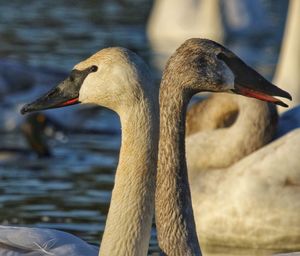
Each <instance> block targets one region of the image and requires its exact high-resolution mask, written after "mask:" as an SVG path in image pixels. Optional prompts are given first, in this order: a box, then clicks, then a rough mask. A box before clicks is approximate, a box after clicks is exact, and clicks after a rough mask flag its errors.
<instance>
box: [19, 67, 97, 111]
mask: <svg viewBox="0 0 300 256" xmlns="http://www.w3.org/2000/svg"><path fill="white" fill-rule="evenodd" d="M96 71H97V66H91V67H88V68H86V69H84V70H77V69H74V70H72V72H71V74H70V75H69V77H67V78H66V79H65V80H64V81H62V82H61V83H60V84H59V85H57V86H56V87H54V88H52V89H51V90H50V91H49V92H47V93H46V94H44V95H43V96H41V97H40V98H38V99H37V100H35V101H33V102H32V103H29V104H26V105H24V106H23V107H22V109H21V111H20V112H21V114H23V115H24V114H26V113H29V112H34V111H39V110H45V109H50V108H60V107H65V106H70V105H74V104H77V103H80V101H79V91H80V88H81V86H82V84H83V81H84V79H85V78H86V77H87V76H88V74H90V73H92V72H96Z"/></svg>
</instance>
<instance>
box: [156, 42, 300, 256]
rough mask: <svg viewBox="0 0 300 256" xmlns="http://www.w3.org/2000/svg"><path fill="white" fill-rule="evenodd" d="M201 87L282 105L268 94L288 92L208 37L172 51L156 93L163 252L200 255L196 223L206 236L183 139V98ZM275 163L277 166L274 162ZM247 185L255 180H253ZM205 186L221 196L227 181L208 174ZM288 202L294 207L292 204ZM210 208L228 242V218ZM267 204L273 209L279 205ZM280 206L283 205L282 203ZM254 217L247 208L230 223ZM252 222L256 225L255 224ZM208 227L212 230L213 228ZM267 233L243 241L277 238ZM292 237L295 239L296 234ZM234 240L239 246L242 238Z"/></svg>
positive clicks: (236, 191)
mask: <svg viewBox="0 0 300 256" xmlns="http://www.w3.org/2000/svg"><path fill="white" fill-rule="evenodd" d="M203 91H211V92H228V91H231V92H235V93H238V94H242V95H245V96H248V97H254V98H258V99H261V100H264V101H269V102H273V103H276V104H279V105H282V106H287V105H286V104H285V103H283V102H281V101H279V100H278V99H276V98H274V97H273V96H282V97H285V98H288V99H291V96H290V95H289V94H288V93H287V92H285V91H283V90H281V89H279V88H278V87H276V86H274V85H273V84H271V83H270V82H268V81H267V80H265V79H264V78H263V77H262V76H261V75H259V74H258V73H257V72H256V71H254V70H253V69H251V68H250V67H249V66H247V65H246V64H245V63H244V62H243V61H242V60H240V59H239V58H238V57H237V56H236V55H235V54H233V53H232V52H231V51H229V50H228V49H226V48H224V47H223V46H221V45H219V44H217V43H215V42H213V41H210V40H206V39H195V38H194V39H189V40H187V41H186V42H184V43H183V44H182V45H181V46H180V47H179V48H178V49H177V50H176V52H175V53H174V54H173V55H172V56H171V58H170V59H169V61H168V63H167V65H166V68H165V70H164V73H163V78H162V82H161V87H160V95H159V100H160V140H159V154H158V172H157V183H156V194H155V204H156V205H155V219H156V227H157V236H158V241H159V246H160V248H161V249H162V251H163V252H164V253H165V254H167V255H200V254H201V251H200V247H199V241H198V238H197V232H196V229H197V231H198V237H199V238H200V241H203V239H204V238H203V237H208V236H207V234H206V233H205V232H204V233H201V232H202V230H201V225H199V223H198V221H201V217H202V211H206V210H207V209H206V208H205V206H204V205H203V204H202V207H204V209H203V208H201V207H199V212H198V208H197V211H196V210H195V212H193V210H192V200H193V205H194V208H195V209H196V207H197V205H195V202H194V200H196V199H194V198H193V197H196V196H197V195H196V194H195V193H194V192H193V189H194V187H192V196H193V197H192V199H191V192H190V188H189V182H188V175H187V165H186V160H185V143H184V140H185V119H186V118H185V116H186V109H187V105H188V102H189V100H190V99H191V97H192V96H193V95H194V94H196V93H198V92H203ZM275 148H276V147H275ZM260 160H261V159H260ZM281 160H282V159H281V158H278V162H279V163H280V162H281ZM261 161H262V160H261ZM276 161H277V159H276ZM291 162H293V163H295V162H296V161H294V160H291ZM278 168H280V167H279V164H278ZM205 173H210V172H205ZM246 173H247V172H246ZM268 173H270V172H266V175H265V178H266V179H264V180H262V181H261V182H262V183H267V184H268V177H269V174H268ZM293 178H294V177H293ZM292 180H294V179H292ZM214 181H215V182H214ZM245 181H246V179H245ZM196 185H198V184H196ZM201 185H202V186H203V187H204V189H205V186H206V185H205V184H204V182H203V183H201V184H199V189H201V188H200V187H201ZM230 185H231V191H233V192H232V194H233V195H237V196H238V195H239V194H241V193H243V192H244V190H243V189H244V187H243V184H240V189H235V187H237V184H235V183H234V184H230ZM252 185H253V186H255V184H252ZM207 186H212V187H213V188H214V189H215V190H216V191H218V193H219V194H220V195H223V196H226V188H227V187H225V189H219V187H218V180H213V177H212V180H208V185H207ZM248 191H249V192H250V193H249V194H247V188H246V192H245V193H246V194H247V195H248V198H249V200H255V198H252V196H255V193H252V194H251V191H250V190H248ZM253 191H255V190H253ZM261 192H264V191H261ZM256 193H259V192H256ZM261 196H262V197H263V196H264V195H263V194H262V195H261ZM273 196H274V197H276V196H278V194H276V193H275V194H274V195H273ZM287 197H288V196H287ZM213 199H214V198H213ZM199 200H201V198H200V199H199ZM221 201H222V200H221ZM221 201H220V202H221ZM292 201H294V200H292ZM298 201H299V200H298ZM206 202H208V201H206ZM222 202H223V201H222ZM279 202H280V199H279ZM226 203H229V204H230V203H231V202H230V201H226ZM208 204H209V205H208V206H211V205H213V204H214V201H209V203H208ZM245 205H246V206H247V202H245ZM288 205H289V206H290V207H293V206H292V205H291V204H288ZM229 207H230V206H229ZM207 208H208V207H207ZM212 208H213V206H212ZM236 208H237V211H239V210H241V211H243V210H244V209H240V208H239V204H236ZM213 210H215V211H216V214H217V215H220V216H223V218H220V221H219V222H218V224H219V227H217V228H216V229H217V230H218V232H219V233H218V235H219V237H220V239H222V238H223V239H224V237H226V240H225V239H224V241H228V242H229V243H228V244H229V245H230V241H231V237H233V236H234V237H235V234H232V232H235V230H230V231H229V232H227V225H230V224H231V223H230V222H229V223H228V222H226V220H227V219H226V215H225V216H224V215H223V209H222V208H214V209H213ZM272 210H274V211H275V210H278V209H272ZM282 211H284V208H283V209H282ZM289 212H290V211H289ZM267 213H268V211H265V215H266V216H267ZM205 214H206V215H207V216H208V215H210V216H213V215H214V212H213V211H210V209H209V208H208V211H206V213H205ZM233 214H235V213H233ZM295 214H296V213H295ZM194 216H195V218H196V223H197V228H196V224H195V222H194V220H195V219H194ZM280 216H281V217H282V216H283V215H281V214H280ZM259 217H261V216H259ZM198 218H199V220H198ZM206 220H208V218H206ZM255 221H258V222H259V220H256V219H254V220H252V218H249V219H248V218H247V214H244V215H243V216H242V218H241V219H239V222H235V223H234V226H235V227H236V229H238V228H239V225H240V224H241V225H242V226H246V227H247V225H248V224H249V223H255ZM282 221H283V222H285V221H286V220H285V219H283V220H282ZM210 223H211V224H212V226H210V227H211V228H214V225H213V224H214V221H213V219H211V221H210ZM277 223H279V222H275V223H274V225H276V224H277ZM279 224H280V223H279ZM253 225H254V226H255V224H253ZM250 226H251V224H250ZM255 227H256V226H255ZM268 227H269V226H268ZM256 228H257V229H259V228H260V227H259V226H257V227H256ZM211 232H212V233H213V232H214V229H213V230H211ZM241 234H242V232H240V233H239V235H241ZM246 234H247V236H243V237H244V238H245V240H246V241H247V239H249V240H248V241H251V239H252V238H251V236H252V233H251V232H247V233H246ZM293 234H294V233H293ZM293 234H292V235H293ZM214 235H215V234H214ZM269 238H270V237H269ZM271 238H272V239H273V240H272V239H267V241H263V242H262V243H259V241H258V243H257V244H251V242H249V243H248V245H249V244H251V246H254V247H259V246H261V245H265V243H264V242H266V243H268V242H269V245H271V246H272V245H274V243H276V242H277V241H276V233H273V237H271ZM293 239H295V240H297V237H294V238H293ZM210 242H211V243H214V242H216V243H219V242H220V241H219V240H217V239H215V237H212V239H211V240H210ZM238 246H241V244H239V245H238Z"/></svg>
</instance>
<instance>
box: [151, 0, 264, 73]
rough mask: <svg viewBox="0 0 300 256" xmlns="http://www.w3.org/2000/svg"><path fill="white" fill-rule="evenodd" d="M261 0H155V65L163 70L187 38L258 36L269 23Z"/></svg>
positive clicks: (152, 27)
mask: <svg viewBox="0 0 300 256" xmlns="http://www.w3.org/2000/svg"><path fill="white" fill-rule="evenodd" d="M264 11H265V8H264V5H263V4H262V1H261V0H245V1H239V0H155V1H154V4H153V7H152V10H151V13H150V17H149V20H148V24H147V35H148V38H149V41H150V45H151V47H152V50H153V52H154V57H153V66H154V67H156V68H157V70H158V71H162V70H163V67H164V66H165V64H166V62H167V59H168V58H169V56H170V55H171V54H172V53H173V52H174V51H175V49H176V48H177V47H178V46H179V45H180V44H181V43H182V42H183V41H184V40H186V39H188V38H191V37H203V38H209V39H212V40H214V41H217V42H219V43H222V42H223V41H224V38H225V37H226V36H227V34H229V35H232V34H234V35H237V34H240V35H248V36H255V35H256V36H257V35H258V34H260V35H261V34H263V33H265V31H266V28H267V27H268V21H267V20H266V19H265V16H264Z"/></svg>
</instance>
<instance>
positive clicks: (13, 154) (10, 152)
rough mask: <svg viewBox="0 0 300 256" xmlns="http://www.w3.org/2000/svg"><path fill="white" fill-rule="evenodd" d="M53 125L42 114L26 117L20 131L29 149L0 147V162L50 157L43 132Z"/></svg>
mask: <svg viewBox="0 0 300 256" xmlns="http://www.w3.org/2000/svg"><path fill="white" fill-rule="evenodd" d="M54 124H55V123H54V122H53V121H51V119H50V118H48V117H47V116H46V115H44V114H41V113H33V114H31V115H28V116H27V117H26V118H25V120H24V122H23V123H22V124H21V126H20V129H21V132H22V134H23V136H24V138H25V140H26V142H27V144H28V146H29V148H20V147H0V162H3V161H5V162H6V161H12V160H15V159H16V158H18V157H22V156H32V155H36V156H38V157H40V158H43V157H50V156H51V152H50V149H49V147H48V145H47V141H46V138H45V137H46V134H45V131H46V129H47V128H49V127H50V126H52V127H53V126H54ZM56 127H57V125H56Z"/></svg>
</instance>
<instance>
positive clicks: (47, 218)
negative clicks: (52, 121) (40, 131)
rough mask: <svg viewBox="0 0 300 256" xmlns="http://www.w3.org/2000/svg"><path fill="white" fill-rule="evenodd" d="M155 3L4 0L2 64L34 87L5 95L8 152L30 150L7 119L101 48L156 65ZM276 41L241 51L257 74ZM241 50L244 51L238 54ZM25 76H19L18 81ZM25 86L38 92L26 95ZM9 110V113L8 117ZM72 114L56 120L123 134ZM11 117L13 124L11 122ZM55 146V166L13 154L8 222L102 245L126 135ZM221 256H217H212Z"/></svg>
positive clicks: (77, 138)
mask: <svg viewBox="0 0 300 256" xmlns="http://www.w3.org/2000/svg"><path fill="white" fill-rule="evenodd" d="M276 2H278V1H276ZM151 4H152V3H151V1H149V0H143V1H134V0H126V1H109V0H106V1H75V0H73V1H72V0H64V1H50V0H44V1H37V0H30V1H20V0H19V1H18V0H10V1H6V0H0V10H1V16H0V38H1V44H0V57H1V58H5V59H7V58H9V59H10V60H13V61H16V62H15V64H14V63H13V64H12V66H14V67H15V68H16V66H17V65H19V66H18V69H17V70H18V71H16V69H12V70H14V72H18V73H17V74H21V73H22V72H23V73H24V72H25V73H24V77H26V78H28V77H29V79H28V82H26V83H25V82H24V81H25V80H26V79H23V78H22V79H20V80H17V82H16V83H15V84H16V86H17V85H18V84H20V83H19V81H21V82H22V83H23V84H24V85H23V84H22V86H21V88H20V90H23V91H21V92H20V93H19V94H18V93H17V92H18V90H19V89H18V90H15V91H12V92H10V94H4V93H3V94H1V90H0V99H1V106H0V112H1V115H0V122H1V127H2V125H3V124H4V123H5V124H6V125H7V126H6V128H7V129H0V130H1V131H2V130H3V131H2V132H1V133H0V141H1V145H0V146H7V147H9V146H13V147H19V148H22V149H24V148H25V149H26V148H27V146H26V143H25V141H24V138H23V137H22V136H21V134H20V132H19V130H18V123H20V122H22V121H21V120H18V121H16V122H14V121H8V122H7V119H9V118H11V117H12V116H13V117H15V116H17V117H16V118H20V116H19V114H18V113H17V109H18V108H19V106H20V105H21V104H22V103H23V102H26V101H29V100H30V99H32V98H34V97H35V95H38V94H40V91H42V90H43V87H41V86H46V87H49V86H53V85H54V84H56V81H57V82H58V81H59V80H60V79H61V77H63V76H64V74H65V73H68V71H69V70H71V69H72V67H73V65H74V64H75V63H77V62H79V61H80V60H82V59H84V58H86V57H87V56H89V55H91V54H92V53H94V52H96V51H98V50H99V49H101V48H103V47H107V46H114V45H118V46H124V47H127V48H129V49H132V50H134V51H135V52H137V53H138V54H139V55H141V56H142V57H143V58H144V59H145V60H146V61H149V59H150V58H151V54H152V53H151V50H150V48H149V43H148V40H147V37H146V35H145V25H146V20H147V16H148V14H149V10H150V8H151ZM269 8H273V11H272V14H273V16H274V17H275V18H273V19H272V21H273V22H274V24H273V26H277V25H276V24H281V27H282V20H283V19H284V15H281V16H280V15H279V16H278V13H280V12H281V13H283V12H284V11H282V10H279V9H278V8H276V5H274V6H272V5H271V4H270V3H269ZM136 10H138V11H136ZM276 22H277V23H276ZM274 38H275V41H274V43H272V44H271V46H272V47H270V44H265V45H260V44H257V43H256V45H255V44H254V46H253V45H252V48H250V47H248V46H247V42H243V43H242V44H243V46H244V45H246V47H248V48H247V49H250V50H249V51H248V52H247V53H246V54H245V55H243V51H241V55H242V57H243V58H245V59H247V60H248V61H249V62H250V63H251V64H253V65H256V64H258V63H259V66H257V68H258V69H259V70H260V71H262V72H263V73H264V74H265V75H268V76H269V77H270V76H271V74H272V72H273V69H274V66H275V62H276V57H277V55H276V54H274V51H278V49H279V43H280V38H277V37H276V36H275V37H273V39H274ZM276 38H277V39H276ZM230 41H231V42H230ZM258 41H259V40H258ZM230 43H231V44H232V47H235V43H236V42H234V40H229V42H228V44H230ZM266 45H268V46H266ZM236 49H237V50H239V48H238V47H236ZM257 49H259V50H260V52H263V53H264V56H266V58H264V57H262V58H261V59H260V58H259V56H261V54H260V55H259V56H258V54H253V53H254V52H255V51H256V50H257ZM247 54H248V55H247ZM27 65H29V66H27ZM28 67H30V68H28ZM32 67H34V68H32ZM41 67H47V68H46V69H45V68H41ZM48 67H49V68H50V70H49V69H48ZM25 68H28V70H26V69H25ZM51 68H52V69H51ZM7 69H8V70H11V68H9V67H8V68H7ZM20 70H22V71H20ZM24 70H25V71H24ZM53 70H58V71H61V73H60V74H58V73H56V72H54V71H53ZM2 71H3V70H2ZM23 73H22V74H23ZM28 74H29V75H28ZM33 74H34V75H33ZM17 77H18V75H17V76H16V77H15V78H14V77H13V76H12V79H16V78H17ZM19 77H22V76H19ZM51 77H53V79H52V78H51ZM33 78H34V79H33ZM31 79H32V81H31ZM13 81H16V80H13ZM26 81H27V80H26ZM0 82H1V81H0ZM25 86H28V87H31V88H38V89H35V90H34V91H30V93H28V94H26V91H24V87H25ZM16 91H17V92H16ZM7 96H9V97H7ZM4 103H5V104H4ZM8 109H9V112H6V111H7V110H8ZM79 110H80V111H82V109H79ZM72 111H74V112H75V111H77V110H76V109H75V110H71V109H66V110H58V111H56V110H54V111H52V112H48V113H50V115H52V116H54V117H55V118H57V120H59V121H60V120H61V121H63V120H67V121H66V122H67V123H71V126H72V127H77V128H82V127H81V126H80V125H81V124H82V123H83V124H84V125H86V126H88V127H89V128H95V129H97V130H98V131H99V129H100V130H101V129H102V128H105V129H107V128H108V127H114V130H115V131H119V123H118V118H116V117H115V116H113V115H111V113H109V112H105V111H104V116H103V115H102V114H100V115H99V114H97V115H96V117H95V116H92V118H91V119H86V120H84V119H80V121H78V120H79V118H78V112H75V114H74V113H73V114H71V113H72ZM86 113H87V112H84V114H86ZM7 116H9V118H7V119H5V118H6V117H7ZM4 119H5V120H4ZM75 119H76V120H75ZM76 121H77V122H76ZM6 122H7V123H6ZM10 130H13V132H10ZM49 143H50V147H51V149H52V151H53V157H52V158H50V159H38V158H36V157H35V156H34V155H23V156H18V157H17V158H15V157H14V156H10V155H9V156H7V160H6V161H2V162H0V208H1V210H0V223H1V224H11V225H23V226H35V227H46V228H57V229H61V230H64V231H67V232H71V233H73V234H75V235H77V236H79V237H81V238H82V239H84V240H86V241H87V242H90V243H95V244H99V241H100V240H101V237H102V233H103V230H104V224H105V220H106V214H107V211H108V206H109V202H110V196H111V189H112V187H113V181H114V170H115V168H116V165H117V160H118V152H119V145H120V136H119V134H105V133H104V134H101V132H98V133H71V134H69V135H67V136H66V137H63V140H53V139H52V140H50V142H49ZM152 233H153V234H152V239H151V246H150V251H157V242H156V240H155V231H154V229H153V232H152ZM222 252H224V250H223V248H222ZM218 253H219V251H218V250H216V249H215V250H214V252H213V253H212V254H218ZM248 253H249V252H248ZM228 254H230V253H228ZM250 254H253V255H254V254H257V255H259V254H261V253H259V252H255V253H253V252H252V253H250ZM237 255H238V254H237Z"/></svg>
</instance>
